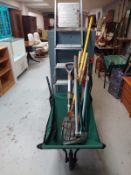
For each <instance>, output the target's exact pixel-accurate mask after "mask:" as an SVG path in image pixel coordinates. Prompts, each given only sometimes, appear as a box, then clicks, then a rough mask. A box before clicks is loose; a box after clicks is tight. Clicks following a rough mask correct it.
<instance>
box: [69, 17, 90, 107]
mask: <svg viewBox="0 0 131 175" xmlns="http://www.w3.org/2000/svg"><path fill="white" fill-rule="evenodd" d="M92 22H93V17H91V18H90V22H89V26H88V30H87V34H86V40H85V45H84V51H83V52H82V57H81V59H80V67H79V68H78V77H77V79H78V80H79V79H80V76H81V73H82V70H83V66H84V62H85V59H86V56H87V55H86V51H87V47H88V43H89V36H90V32H91V27H92ZM74 102H75V98H74V96H73V98H72V107H73V106H74Z"/></svg>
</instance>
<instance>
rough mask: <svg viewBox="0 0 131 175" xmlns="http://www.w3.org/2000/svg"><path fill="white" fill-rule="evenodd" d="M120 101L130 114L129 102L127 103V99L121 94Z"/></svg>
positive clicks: (130, 105) (130, 106)
mask: <svg viewBox="0 0 131 175" xmlns="http://www.w3.org/2000/svg"><path fill="white" fill-rule="evenodd" d="M121 101H122V103H123V104H124V106H125V107H126V109H127V111H128V112H129V114H130V115H131V104H130V103H128V101H127V99H126V98H125V97H123V96H122V98H121Z"/></svg>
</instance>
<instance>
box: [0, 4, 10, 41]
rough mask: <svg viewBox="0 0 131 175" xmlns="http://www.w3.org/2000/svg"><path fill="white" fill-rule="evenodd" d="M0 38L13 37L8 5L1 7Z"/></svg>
mask: <svg viewBox="0 0 131 175" xmlns="http://www.w3.org/2000/svg"><path fill="white" fill-rule="evenodd" d="M0 26H1V27H0V28H1V29H0V33H1V35H0V38H1V39H2V38H8V37H11V33H12V32H11V26H10V17H9V12H8V8H7V7H3V6H1V7H0Z"/></svg>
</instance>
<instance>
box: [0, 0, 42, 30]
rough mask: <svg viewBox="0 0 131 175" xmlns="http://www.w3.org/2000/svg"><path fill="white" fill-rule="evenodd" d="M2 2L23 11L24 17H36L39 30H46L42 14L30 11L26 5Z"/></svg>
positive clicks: (13, 1)
mask: <svg viewBox="0 0 131 175" xmlns="http://www.w3.org/2000/svg"><path fill="white" fill-rule="evenodd" d="M0 2H2V3H4V4H7V5H9V6H11V7H14V8H17V9H19V10H21V11H22V15H29V16H35V17H36V18H37V28H41V29H44V20H43V15H42V13H40V12H37V11H34V10H30V9H28V7H26V6H25V5H24V3H19V2H16V1H15V0H10V1H9V0H0Z"/></svg>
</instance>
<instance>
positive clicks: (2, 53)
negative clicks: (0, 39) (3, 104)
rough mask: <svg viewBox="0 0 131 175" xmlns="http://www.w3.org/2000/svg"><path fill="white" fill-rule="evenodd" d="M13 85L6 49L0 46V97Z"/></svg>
mask: <svg viewBox="0 0 131 175" xmlns="http://www.w3.org/2000/svg"><path fill="white" fill-rule="evenodd" d="M14 83H15V81H14V77H13V73H12V68H11V64H10V60H9V53H8V48H7V47H1V46H0V96H2V95H3V94H4V93H5V92H6V91H8V90H9V89H10V88H11V87H12V86H13V84H14Z"/></svg>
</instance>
